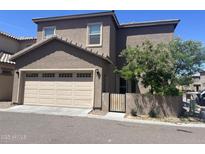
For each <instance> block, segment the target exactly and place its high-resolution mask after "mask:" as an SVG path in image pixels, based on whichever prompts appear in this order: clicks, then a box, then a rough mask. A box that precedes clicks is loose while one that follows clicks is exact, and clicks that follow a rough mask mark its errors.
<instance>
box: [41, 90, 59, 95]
mask: <svg viewBox="0 0 205 154" xmlns="http://www.w3.org/2000/svg"><path fill="white" fill-rule="evenodd" d="M39 95H55V90H53V89H40V90H39Z"/></svg>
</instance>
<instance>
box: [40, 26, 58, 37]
mask: <svg viewBox="0 0 205 154" xmlns="http://www.w3.org/2000/svg"><path fill="white" fill-rule="evenodd" d="M46 28H54V33H53V35H52V36H55V35H56V26H47V27H43V33H42V34H43V39H48V38H50V37H52V36H50V37H46V36H45V34H46V33H45V29H46Z"/></svg>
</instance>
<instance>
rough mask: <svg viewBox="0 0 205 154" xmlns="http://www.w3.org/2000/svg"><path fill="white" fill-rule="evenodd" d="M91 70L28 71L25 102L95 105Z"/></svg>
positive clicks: (53, 104) (77, 105) (79, 105)
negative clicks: (63, 71)
mask: <svg viewBox="0 0 205 154" xmlns="http://www.w3.org/2000/svg"><path fill="white" fill-rule="evenodd" d="M93 90H94V84H93V77H92V73H91V72H79V73H26V75H25V88H24V104H32V105H52V106H68V107H81V108H92V107H93V94H94V93H93Z"/></svg>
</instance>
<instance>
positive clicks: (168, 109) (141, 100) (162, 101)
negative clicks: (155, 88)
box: [126, 93, 183, 117]
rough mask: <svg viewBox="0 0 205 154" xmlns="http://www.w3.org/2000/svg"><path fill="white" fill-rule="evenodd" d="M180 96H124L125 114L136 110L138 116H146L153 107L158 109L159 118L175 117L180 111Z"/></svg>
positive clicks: (131, 94)
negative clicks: (159, 111)
mask: <svg viewBox="0 0 205 154" xmlns="http://www.w3.org/2000/svg"><path fill="white" fill-rule="evenodd" d="M182 105H183V103H182V96H155V95H147V96H146V95H140V94H133V93H127V94H126V113H127V114H130V113H131V111H132V109H137V111H138V114H141V115H148V114H149V112H150V110H151V109H152V108H153V107H156V106H158V107H160V110H161V113H160V114H161V116H167V117H169V116H174V117H177V116H178V115H179V114H180V112H181V109H182Z"/></svg>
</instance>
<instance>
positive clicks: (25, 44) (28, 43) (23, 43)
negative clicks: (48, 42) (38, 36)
mask: <svg viewBox="0 0 205 154" xmlns="http://www.w3.org/2000/svg"><path fill="white" fill-rule="evenodd" d="M18 42H19V50H22V49H24V48H27V47H29V46H31V45H32V44H34V43H36V40H35V39H28V40H21V41H18Z"/></svg>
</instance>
